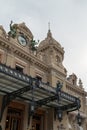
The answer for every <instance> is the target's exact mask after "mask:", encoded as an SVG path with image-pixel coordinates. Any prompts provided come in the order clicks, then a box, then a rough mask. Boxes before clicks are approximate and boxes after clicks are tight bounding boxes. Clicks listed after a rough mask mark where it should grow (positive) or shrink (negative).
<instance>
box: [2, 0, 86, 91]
mask: <svg viewBox="0 0 87 130" xmlns="http://www.w3.org/2000/svg"><path fill="white" fill-rule="evenodd" d="M11 20H13V22H14V23H22V22H25V24H26V25H27V26H28V27H29V29H30V30H31V32H32V33H33V35H34V39H35V40H38V39H39V40H40V41H41V40H43V39H44V38H45V37H46V36H47V31H48V22H50V29H51V32H52V35H53V37H54V38H55V39H56V40H57V41H58V42H59V43H60V44H61V45H62V47H64V50H65V58H64V62H63V64H64V66H65V67H66V69H67V71H68V73H67V74H68V75H70V74H72V73H75V74H76V75H77V77H78V79H79V78H81V79H82V82H83V85H84V88H85V90H87V58H86V56H87V0H0V24H1V25H3V27H4V28H5V30H6V31H8V30H9V24H10V21H11Z"/></svg>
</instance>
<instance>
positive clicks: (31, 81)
mask: <svg viewBox="0 0 87 130" xmlns="http://www.w3.org/2000/svg"><path fill="white" fill-rule="evenodd" d="M0 74H3V75H4V76H5V75H6V76H7V77H12V78H13V79H17V80H19V81H22V82H23V83H26V84H27V85H26V86H24V87H22V88H19V89H17V90H15V91H12V92H7V91H5V90H0V92H2V91H3V93H5V95H4V96H3V99H2V107H1V112H0V121H1V120H2V116H3V112H4V110H5V108H6V107H7V106H8V105H9V103H10V102H11V101H13V100H15V99H16V98H21V99H24V100H26V101H28V102H29V103H30V104H32V102H33V101H34V103H35V108H36V109H37V108H38V107H42V106H47V107H53V108H54V109H58V108H60V109H61V110H62V111H67V112H70V111H74V110H78V109H79V108H80V106H81V105H80V99H79V98H77V97H75V96H72V95H70V94H68V93H66V92H63V91H61V89H56V88H53V87H51V86H48V85H47V84H45V83H42V82H40V81H39V80H37V79H36V78H33V77H31V76H28V75H25V74H23V73H20V72H18V71H16V70H15V69H12V68H11V67H8V66H6V65H4V64H1V63H0ZM4 76H3V78H4ZM38 90H39V92H40V91H42V92H44V93H49V95H48V96H46V97H44V98H41V99H39V100H35V98H34V94H35V92H37V91H38ZM27 92H31V97H32V98H31V99H29V98H26V97H25V96H24V95H23V94H24V93H27ZM63 100H66V101H67V104H64V105H63V104H61V103H60V101H63ZM63 102H64V101H63ZM53 104H55V105H53Z"/></svg>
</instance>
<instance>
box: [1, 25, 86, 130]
mask: <svg viewBox="0 0 87 130" xmlns="http://www.w3.org/2000/svg"><path fill="white" fill-rule="evenodd" d="M19 32H22V33H23V34H24V35H26V37H27V39H28V43H27V45H26V46H25V47H23V46H22V45H20V44H19V42H18V40H17V37H18V35H19ZM32 38H33V35H32V33H31V31H30V30H29V29H28V27H26V25H25V24H24V23H21V24H17V36H16V38H12V37H9V36H8V34H6V32H5V30H4V29H3V27H2V26H0V55H1V63H3V64H6V65H7V66H11V67H12V68H14V69H15V66H16V64H17V65H20V66H22V67H23V68H24V69H23V73H25V74H27V75H31V76H32V77H35V76H37V75H39V76H40V77H42V81H43V82H49V83H50V85H51V86H53V87H56V83H57V81H60V82H61V83H62V84H63V88H62V90H63V91H65V92H68V93H69V94H71V95H75V96H76V97H79V98H80V100H81V108H80V111H81V114H82V118H83V122H82V127H83V129H84V130H87V106H86V102H87V101H86V96H87V92H85V91H84V89H83V86H82V84H81V81H80V84H79V85H78V84H77V77H76V75H75V74H72V75H71V76H70V77H68V78H67V70H66V68H65V67H64V65H63V59H64V48H63V47H62V46H61V45H60V43H58V42H57V41H56V40H55V39H54V38H53V37H52V33H51V31H50V30H48V34H47V37H46V38H45V40H43V41H41V42H40V44H39V46H38V48H37V52H36V54H34V53H33V52H32V51H31V50H30V47H29V43H30V40H32ZM0 104H1V97H0ZM25 106H26V108H27V105H25ZM26 113H27V109H26V112H25V115H27V114H26ZM49 113H50V114H49ZM48 114H49V115H50V118H49V116H48V115H47V114H46V115H45V119H46V122H45V126H44V128H45V129H44V130H58V127H59V126H61V124H62V125H63V127H64V128H65V130H77V129H76V128H75V124H76V120H75V116H76V114H77V113H74V112H72V113H69V114H68V115H67V113H66V112H64V114H63V120H62V122H61V123H60V122H59V121H58V120H54V116H53V110H49V111H48ZM4 116H5V117H6V114H5V115H4ZM5 117H4V119H3V130H4V129H5V128H4V125H5ZM26 118H27V116H26ZM51 119H52V120H51ZM25 124H26V127H25V128H26V129H27V127H28V126H27V123H25ZM49 124H50V126H49ZM25 128H24V129H23V130H26V129H25ZM29 129H30V128H29ZM42 130H43V129H42ZM59 130H60V129H59Z"/></svg>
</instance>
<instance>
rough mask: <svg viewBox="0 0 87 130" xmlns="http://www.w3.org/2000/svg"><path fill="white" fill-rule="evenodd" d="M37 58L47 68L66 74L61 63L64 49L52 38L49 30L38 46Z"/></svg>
mask: <svg viewBox="0 0 87 130" xmlns="http://www.w3.org/2000/svg"><path fill="white" fill-rule="evenodd" d="M37 56H38V57H39V59H41V60H42V61H43V62H45V63H47V64H48V65H49V66H51V67H53V68H56V69H58V70H60V71H61V72H63V73H65V74H66V69H65V68H64V66H63V63H62V62H63V59H64V48H63V47H62V46H61V45H60V43H59V42H57V41H56V40H55V39H54V38H53V37H52V33H51V31H50V29H49V30H48V33H47V37H46V38H45V40H43V41H41V42H40V44H39V46H38V49H37Z"/></svg>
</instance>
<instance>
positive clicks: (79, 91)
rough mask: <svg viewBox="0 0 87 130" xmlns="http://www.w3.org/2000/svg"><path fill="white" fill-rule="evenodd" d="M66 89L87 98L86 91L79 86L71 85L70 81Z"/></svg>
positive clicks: (67, 82)
mask: <svg viewBox="0 0 87 130" xmlns="http://www.w3.org/2000/svg"><path fill="white" fill-rule="evenodd" d="M66 88H67V89H68V90H71V91H72V92H75V93H78V94H79V95H85V96H87V92H85V91H84V89H81V88H79V86H77V85H73V84H71V83H70V82H69V81H66Z"/></svg>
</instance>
